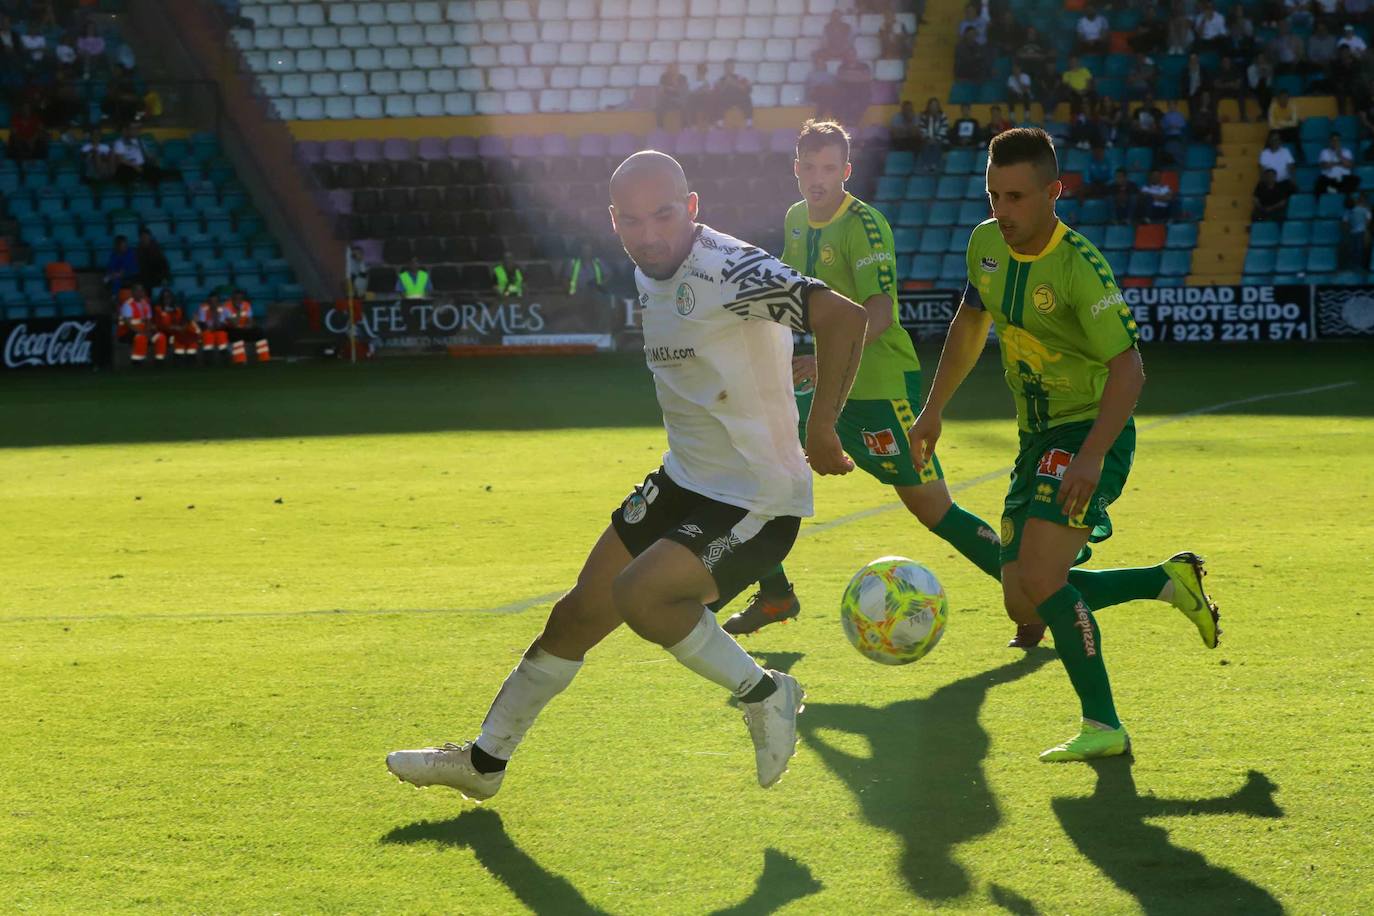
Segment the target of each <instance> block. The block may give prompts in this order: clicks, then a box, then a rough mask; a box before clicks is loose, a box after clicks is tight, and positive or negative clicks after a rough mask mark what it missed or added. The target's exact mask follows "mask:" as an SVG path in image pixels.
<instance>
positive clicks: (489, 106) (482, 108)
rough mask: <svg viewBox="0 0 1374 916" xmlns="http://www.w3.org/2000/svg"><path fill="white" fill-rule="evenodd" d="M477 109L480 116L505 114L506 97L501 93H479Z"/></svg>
mask: <svg viewBox="0 0 1374 916" xmlns="http://www.w3.org/2000/svg"><path fill="white" fill-rule="evenodd" d="M476 108H477V113H478V114H479V115H499V114H505V113H506V107H505V97H504V96H502V95H501V93H499V92H479V93H477V106H476Z"/></svg>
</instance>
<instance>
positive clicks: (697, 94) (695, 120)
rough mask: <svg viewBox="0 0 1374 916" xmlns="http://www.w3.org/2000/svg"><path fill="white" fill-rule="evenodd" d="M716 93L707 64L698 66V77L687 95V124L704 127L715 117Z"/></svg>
mask: <svg viewBox="0 0 1374 916" xmlns="http://www.w3.org/2000/svg"><path fill="white" fill-rule="evenodd" d="M715 110H716V92H715V89H714V88H713V87H712V86H711V80H710V78H709V77H708V76H707V72H706V63H705V62H704V61H703V62H702V63H699V64H697V72H696V77H695V78H694V79H693V80H692V83H691V88H690V91H689V92H688V93H687V123H688V124H690V125H692V126H694V127H704V126H705V125H706V124H707V123H709V122H710V121H711V120H712V119H713V118H714V117H715Z"/></svg>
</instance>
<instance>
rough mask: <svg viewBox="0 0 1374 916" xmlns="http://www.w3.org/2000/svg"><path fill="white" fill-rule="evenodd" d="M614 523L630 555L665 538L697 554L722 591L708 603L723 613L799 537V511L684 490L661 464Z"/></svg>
mask: <svg viewBox="0 0 1374 916" xmlns="http://www.w3.org/2000/svg"><path fill="white" fill-rule="evenodd" d="M611 527H612V528H614V529H615V533H616V534H618V535H620V541H621V543H623V544H624V545H625V549H626V550H628V551H630V555H631V556H636V557H637V556H639V555H640V554H641V553H643V552H644V551H646V550H648V549H649V547H650V546H652V545H653V543H654V542H655V541H657V540H660V539H665V540H669V541H675V542H677V543H679V544H681V545H682V546H684V547H686V548H687V549H688V550H690V551H692V553H694V554H696V556H697V558H698V559H699V560H701V562H702V565H703V566H705V567H706V570H707V572H709V573H710V574H711V578H712V579H714V580H715V582H716V590H717V591H718V592H719V593H720V594H719V597H717V598H716V600H715V601H713V602H711V603H710V604H709V605H707V607H709V608H710V609H711V610H712V611H718V610H720V609H721V608H723V607H725V606H726V605H727V604H729V603H730V601H731V600H732V599H733V598H734V597H735V596H736V595H738V594H739V593H740V592H742V591H744V590H745V589H746V588H748V587H749V586H750V585H752V584H753V583H755V582H757V581H758V580H759V577H761V576H763V575H766V574H767V573H769V572H771V571H772V569H773V567H775V566H777V565H778V564H779V563H781V562H782V561H783V559H784V558H785V557H786V556H787V552H788V551H789V550H791V549H792V544H793V543H794V542H795V541H796V540H797V530H798V529H799V528H800V527H801V519H800V518H798V517H796V516H795V515H780V516H777V517H771V516H766V515H758V514H756V513H753V512H750V511H749V510H748V509H741V508H740V507H739V506H731V505H729V504H727V503H722V502H717V501H716V500H714V499H710V498H709V497H706V496H702V495H701V494H700V493H693V492H692V491H691V490H684V489H683V488H682V487H680V486H678V485H677V484H675V483H673V481H672V479H671V478H670V477H669V476H668V473H667V472H666V471H664V470H663V468H659V469H658V470H657V471H654V472H653V473H652V474H650V475H649V476H648V477H645V478H644V483H642V484H640V485H639V486H637V487H635V489H634V492H633V493H631V494H630V495H629V496H627V497H625V501H624V502H623V503H621V504H620V508H618V509H616V510H615V511H614V512H612V513H611Z"/></svg>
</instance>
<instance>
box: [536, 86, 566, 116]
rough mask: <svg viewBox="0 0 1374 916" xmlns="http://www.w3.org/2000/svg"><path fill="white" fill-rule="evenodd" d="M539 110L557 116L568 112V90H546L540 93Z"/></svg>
mask: <svg viewBox="0 0 1374 916" xmlns="http://www.w3.org/2000/svg"><path fill="white" fill-rule="evenodd" d="M539 110H540V111H544V112H549V113H553V114H557V113H560V112H564V111H567V110H568V90H566V89H545V90H544V91H543V92H540V93H539Z"/></svg>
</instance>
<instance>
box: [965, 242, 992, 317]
mask: <svg viewBox="0 0 1374 916" xmlns="http://www.w3.org/2000/svg"><path fill="white" fill-rule="evenodd" d="M977 244H978V227H976V226H975V227H974V229H973V231H972V232H970V233H969V236H968V245H967V246H965V248H964V273H965V278H964V298H963V303H964V305H967V306H968V307H969V308H971V309H977V310H978V311H980V312H984V311H987V306H985V305H984V304H983V294H982V293H980V292H978V275H977V274H976V273H975V272H974V267H973V263H974V260H975V259H977V257H978V254H977V252H976V250H975V249H976V247H977Z"/></svg>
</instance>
